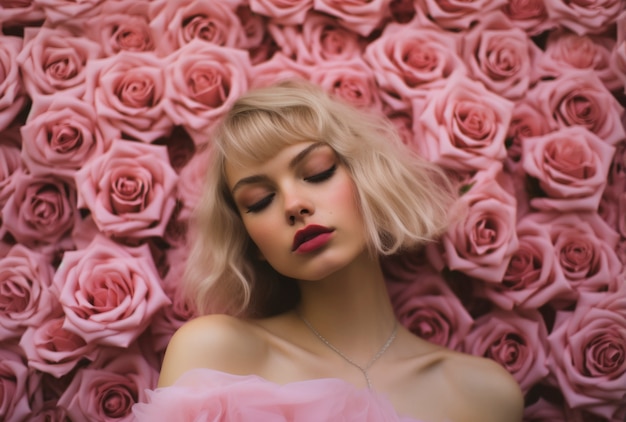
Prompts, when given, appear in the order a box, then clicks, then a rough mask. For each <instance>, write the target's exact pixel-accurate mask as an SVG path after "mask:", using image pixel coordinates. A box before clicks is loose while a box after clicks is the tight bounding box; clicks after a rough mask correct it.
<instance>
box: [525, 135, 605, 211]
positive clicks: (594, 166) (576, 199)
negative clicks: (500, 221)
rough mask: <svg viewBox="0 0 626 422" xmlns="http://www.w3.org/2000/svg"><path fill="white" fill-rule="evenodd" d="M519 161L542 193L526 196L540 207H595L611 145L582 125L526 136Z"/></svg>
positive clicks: (587, 209) (580, 208)
mask: <svg viewBox="0 0 626 422" xmlns="http://www.w3.org/2000/svg"><path fill="white" fill-rule="evenodd" d="M523 148H524V152H523V158H522V163H523V166H524V170H526V172H527V174H528V175H529V176H530V177H532V178H535V179H537V181H538V184H539V188H540V189H541V190H542V194H540V195H538V196H535V197H534V198H532V199H531V200H530V204H531V206H532V207H533V208H536V209H540V210H557V211H560V212H565V211H597V209H598V205H599V203H600V198H601V197H602V192H603V191H604V187H605V186H606V178H607V175H608V172H609V166H610V165H611V160H612V158H613V153H614V152H615V148H614V147H612V146H610V145H608V144H607V143H605V142H604V141H603V140H602V139H600V138H598V137H597V136H596V135H594V134H593V133H592V132H589V131H588V130H586V129H585V128H583V127H569V128H564V129H561V130H558V131H556V132H551V133H549V134H547V135H543V136H539V137H532V138H527V139H525V140H524V144H523Z"/></svg>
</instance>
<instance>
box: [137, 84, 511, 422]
mask: <svg viewBox="0 0 626 422" xmlns="http://www.w3.org/2000/svg"><path fill="white" fill-rule="evenodd" d="M452 192H453V191H452V188H451V186H450V184H449V182H447V180H446V178H445V176H444V175H443V173H442V172H441V171H440V170H439V169H437V168H436V167H434V166H432V165H431V164H429V163H427V162H425V161H423V160H420V159H419V158H418V157H416V156H414V155H413V154H411V153H410V152H409V151H408V150H407V149H406V148H404V147H403V145H402V144H401V142H400V141H399V140H398V138H397V135H396V134H395V132H394V130H393V128H392V127H391V126H390V125H389V124H388V123H387V122H386V121H385V120H383V119H381V118H379V117H375V116H372V115H369V114H366V113H363V112H360V111H357V110H354V109H353V108H351V107H349V106H347V105H345V104H342V103H340V102H338V101H335V100H333V99H331V98H330V97H328V96H327V95H325V94H324V93H323V92H322V91H321V90H319V89H318V88H316V87H313V86H311V85H309V84H307V83H304V82H286V83H282V84H280V85H277V86H274V87H270V88H265V89H260V90H256V91H252V92H249V93H248V94H246V95H244V96H243V97H242V98H240V99H239V100H238V101H237V102H236V104H235V105H234V107H233V108H232V110H231V111H230V112H229V113H228V115H227V116H226V117H225V119H224V121H223V122H222V125H221V127H220V130H219V133H218V135H217V137H216V139H215V144H214V147H213V151H212V163H211V170H210V174H209V177H208V179H207V186H206V190H205V192H204V197H203V199H202V200H201V204H200V206H199V209H198V213H197V227H198V232H197V234H196V239H195V244H194V246H193V248H192V252H191V255H190V257H189V265H188V272H187V276H186V277H185V283H186V284H185V289H186V292H187V294H188V296H189V297H192V298H194V300H195V302H196V305H197V308H198V311H199V312H200V313H202V314H205V316H202V317H199V318H196V319H194V320H192V321H190V322H188V323H187V324H185V325H184V326H183V327H182V328H180V329H179V330H178V331H177V332H176V333H175V335H174V336H173V338H172V340H171V342H170V344H169V346H168V349H167V352H166V355H165V358H164V362H163V367H162V370H161V376H160V379H159V387H160V388H159V389H157V390H156V391H155V392H151V397H150V404H140V405H137V406H136V407H135V413H136V415H137V416H138V417H139V418H140V419H142V418H143V419H146V420H149V419H150V418H154V417H155V415H156V416H157V417H161V418H162V419H163V420H167V419H169V418H174V419H176V420H185V418H187V419H193V418H195V417H198V415H201V416H200V417H199V420H229V421H230V420H260V421H265V420H268V421H271V420H311V421H313V420H315V421H319V420H355V421H357V420H358V421H363V420H371V421H381V420H400V419H401V418H400V416H401V417H402V418H404V419H406V420H421V421H426V422H434V421H457V422H462V421H506V422H510V421H516V420H521V413H522V408H523V403H522V396H521V392H520V389H519V387H518V386H517V384H516V382H515V381H514V380H513V378H512V377H511V376H510V375H509V374H508V373H507V372H506V371H505V370H504V369H502V368H501V367H500V366H499V365H498V364H496V363H494V362H493V361H490V360H487V359H482V358H478V357H474V356H469V355H464V354H460V353H457V352H453V351H451V350H448V349H445V348H442V347H439V346H436V345H433V344H430V343H428V342H426V341H424V340H422V339H420V338H418V337H416V336H415V335H413V334H412V333H410V332H409V331H407V330H406V329H404V328H403V327H401V326H400V325H399V324H398V323H397V321H396V319H395V317H394V313H393V309H392V306H391V304H390V300H389V298H388V296H387V292H386V288H385V282H384V277H383V273H382V271H381V266H380V262H379V259H380V257H382V256H385V255H391V254H395V253H399V252H401V251H404V250H409V249H411V248H415V247H418V246H420V245H421V244H423V243H424V242H427V241H429V240H431V239H432V238H433V237H435V236H437V235H438V234H440V233H441V232H442V231H443V230H444V229H445V225H446V221H447V214H448V211H449V210H450V208H451V204H452V203H453V201H454V195H453V193H452ZM164 387H167V388H164ZM174 405H177V406H174ZM168 412H170V413H168ZM167 415H169V416H167ZM398 415H400V416H398ZM404 419H403V420H404ZM194 420H195V419H194Z"/></svg>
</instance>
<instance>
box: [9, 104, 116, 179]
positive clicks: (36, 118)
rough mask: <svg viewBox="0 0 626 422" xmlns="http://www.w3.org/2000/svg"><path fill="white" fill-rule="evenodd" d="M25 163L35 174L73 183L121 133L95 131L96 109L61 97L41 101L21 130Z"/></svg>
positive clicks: (34, 105) (34, 107)
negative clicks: (77, 172)
mask: <svg viewBox="0 0 626 422" xmlns="http://www.w3.org/2000/svg"><path fill="white" fill-rule="evenodd" d="M21 133H22V138H23V139H24V141H23V142H22V159H23V160H24V163H25V164H26V167H27V168H28V170H29V171H30V172H31V173H33V174H54V175H58V176H60V177H63V178H66V179H72V178H73V177H74V173H75V172H76V170H78V169H80V168H81V167H82V166H83V165H84V164H85V163H86V162H87V161H89V160H90V159H91V158H94V157H96V156H98V155H100V154H102V153H103V152H104V150H105V149H106V148H107V147H108V145H109V143H110V140H111V139H112V138H113V137H116V135H119V132H116V133H105V132H102V131H100V130H98V129H97V128H96V112H95V110H94V108H93V106H92V105H91V104H89V103H86V102H84V101H82V100H79V99H77V98H75V97H72V96H66V95H61V94H56V95H52V96H49V97H41V98H39V99H38V100H37V101H36V102H35V103H34V104H33V107H32V109H31V111H30V114H29V117H28V121H27V123H26V124H25V125H24V126H22V127H21Z"/></svg>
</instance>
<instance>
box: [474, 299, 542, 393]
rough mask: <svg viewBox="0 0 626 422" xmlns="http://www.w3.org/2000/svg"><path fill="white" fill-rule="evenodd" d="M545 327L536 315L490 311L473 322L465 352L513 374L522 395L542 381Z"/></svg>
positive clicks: (538, 315)
mask: <svg viewBox="0 0 626 422" xmlns="http://www.w3.org/2000/svg"><path fill="white" fill-rule="evenodd" d="M547 335H548V333H547V329H546V325H545V323H544V321H543V318H542V317H541V314H539V312H536V311H535V312H531V311H529V312H526V313H515V312H507V311H502V310H496V311H492V312H490V313H488V314H485V315H483V316H481V317H479V318H478V319H477V320H476V321H475V326H474V329H473V330H472V332H471V333H469V334H468V336H467V337H466V339H465V345H466V347H465V349H466V352H467V353H470V354H473V355H476V356H482V357H486V358H490V359H493V360H495V361H496V362H498V363H499V364H500V365H502V366H503V367H504V368H505V369H506V370H507V371H509V372H510V373H511V375H513V377H514V378H515V379H516V380H517V382H518V383H519V385H520V388H521V389H522V391H523V392H524V393H526V392H528V390H530V388H531V387H532V386H533V385H535V384H536V383H538V382H539V381H541V380H542V379H543V378H545V377H546V376H547V375H548V373H549V370H548V368H547V366H546V355H547V351H548V342H547Z"/></svg>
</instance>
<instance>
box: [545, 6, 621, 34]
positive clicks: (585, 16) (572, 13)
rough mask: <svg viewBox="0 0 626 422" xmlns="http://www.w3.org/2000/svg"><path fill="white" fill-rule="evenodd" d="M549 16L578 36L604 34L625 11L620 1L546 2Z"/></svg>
mask: <svg viewBox="0 0 626 422" xmlns="http://www.w3.org/2000/svg"><path fill="white" fill-rule="evenodd" d="M546 7H547V8H548V15H549V16H550V18H551V19H552V20H554V21H556V22H558V23H559V25H561V26H563V27H565V28H568V29H570V30H571V31H573V32H575V33H577V34H578V35H584V34H597V33H601V32H604V30H605V29H606V28H607V26H608V25H610V24H612V23H613V22H615V19H616V18H617V15H619V13H620V12H621V11H622V10H623V8H624V4H623V2H622V1H620V0H599V1H594V2H586V1H571V2H570V1H566V0H556V1H546Z"/></svg>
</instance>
